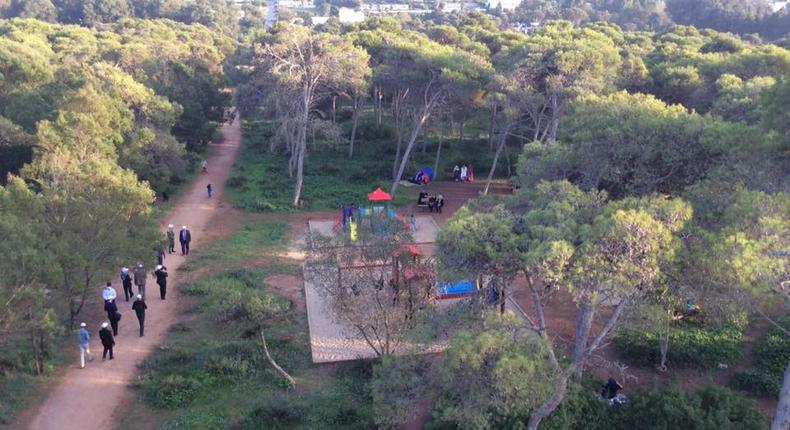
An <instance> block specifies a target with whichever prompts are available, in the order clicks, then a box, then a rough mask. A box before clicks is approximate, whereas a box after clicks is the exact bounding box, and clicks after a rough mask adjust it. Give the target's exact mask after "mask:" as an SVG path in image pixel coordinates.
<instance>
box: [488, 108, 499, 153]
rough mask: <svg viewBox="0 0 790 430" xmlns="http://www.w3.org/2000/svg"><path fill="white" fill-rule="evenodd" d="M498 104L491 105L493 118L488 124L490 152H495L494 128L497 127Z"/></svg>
mask: <svg viewBox="0 0 790 430" xmlns="http://www.w3.org/2000/svg"><path fill="white" fill-rule="evenodd" d="M496 110H497V106H496V104H492V105H491V118H490V119H489V122H488V152H491V151H493V150H494V128H495V127H496Z"/></svg>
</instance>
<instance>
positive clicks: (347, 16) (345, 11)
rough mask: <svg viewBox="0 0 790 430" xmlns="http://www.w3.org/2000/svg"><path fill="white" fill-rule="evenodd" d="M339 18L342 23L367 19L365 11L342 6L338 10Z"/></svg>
mask: <svg viewBox="0 0 790 430" xmlns="http://www.w3.org/2000/svg"><path fill="white" fill-rule="evenodd" d="M337 19H339V20H340V23H341V24H354V23H357V22H362V21H364V20H365V12H362V11H361V10H354V9H351V8H349V7H341V8H339V9H338V10H337Z"/></svg>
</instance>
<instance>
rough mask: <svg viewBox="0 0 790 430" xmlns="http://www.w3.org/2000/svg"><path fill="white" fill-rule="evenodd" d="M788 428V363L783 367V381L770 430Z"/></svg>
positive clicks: (789, 381) (789, 388)
mask: <svg viewBox="0 0 790 430" xmlns="http://www.w3.org/2000/svg"><path fill="white" fill-rule="evenodd" d="M789 428H790V363H787V367H786V368H785V377H784V382H783V383H782V389H781V390H779V403H777V405H776V414H774V419H773V421H772V422H771V430H787V429H789Z"/></svg>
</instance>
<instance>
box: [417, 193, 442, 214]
mask: <svg viewBox="0 0 790 430" xmlns="http://www.w3.org/2000/svg"><path fill="white" fill-rule="evenodd" d="M417 207H421V208H424V207H427V208H428V210H429V211H431V212H434V211H435V212H436V213H442V208H443V207H444V196H443V195H442V194H441V193H440V194H437V195H435V196H432V195H429V194H428V193H427V192H426V191H425V190H421V191H420V194H419V196H418V197H417Z"/></svg>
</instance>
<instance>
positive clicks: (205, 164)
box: [200, 160, 208, 173]
mask: <svg viewBox="0 0 790 430" xmlns="http://www.w3.org/2000/svg"><path fill="white" fill-rule="evenodd" d="M200 167H201V169H202V170H203V173H208V161H206V160H203V162H202V163H200Z"/></svg>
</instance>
